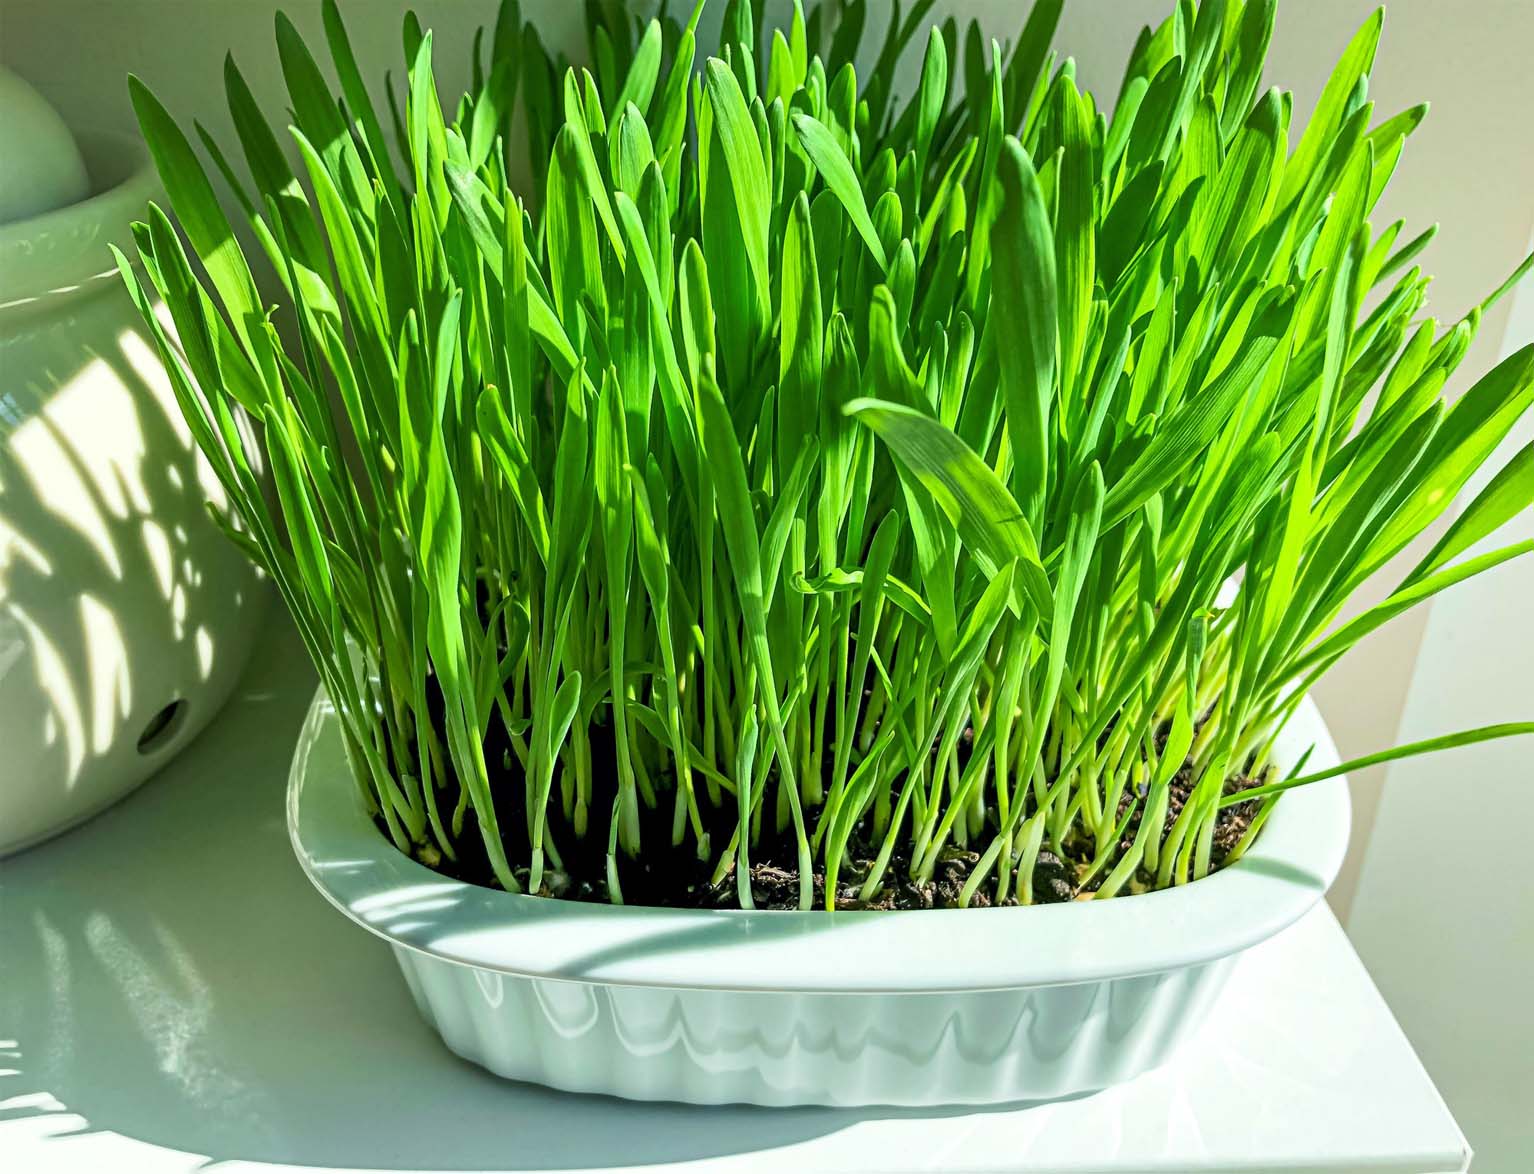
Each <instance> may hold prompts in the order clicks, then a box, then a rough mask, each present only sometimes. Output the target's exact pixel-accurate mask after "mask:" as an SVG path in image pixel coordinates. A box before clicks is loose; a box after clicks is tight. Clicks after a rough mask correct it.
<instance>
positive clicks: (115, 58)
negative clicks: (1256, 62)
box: [0, 0, 1534, 915]
mask: <svg viewBox="0 0 1534 1174" xmlns="http://www.w3.org/2000/svg"><path fill="white" fill-rule="evenodd" d="M1169 6H1170V0H1069V2H1068V3H1067V5H1066V14H1065V17H1064V20H1063V22H1062V27H1061V31H1060V35H1059V37H1058V38H1057V39H1056V44H1057V46H1059V47H1062V48H1063V49H1064V50H1066V51H1068V52H1070V53H1072V54H1073V55H1075V56H1076V58H1077V61H1078V74H1079V76H1080V77H1081V78H1083V79H1084V81H1085V82H1086V84H1088V85H1089V86H1090V87H1091V88H1093V89H1094V90H1095V91H1096V92H1097V93H1098V94H1099V95H1100V97H1101V99H1102V100H1103V101H1104V102H1105V103H1106V102H1108V101H1110V100H1111V95H1112V94H1113V92H1114V91H1115V89H1116V87H1117V84H1118V79H1119V76H1120V74H1121V71H1122V64H1123V60H1124V58H1125V55H1126V54H1127V52H1128V50H1129V47H1130V45H1131V44H1132V43H1133V40H1134V37H1135V34H1136V32H1137V31H1138V29H1139V27H1140V25H1141V24H1143V23H1146V22H1149V21H1153V20H1156V19H1158V18H1159V17H1160V16H1161V15H1162V14H1164V13H1165V12H1166V11H1168V10H1169ZM277 7H284V8H286V10H287V11H288V12H289V13H290V15H292V17H293V18H294V20H295V23H297V24H298V25H299V27H300V29H301V30H302V31H303V32H304V33H305V35H306V36H312V38H313V41H315V42H319V43H322V34H321V31H320V21H319V3H318V0H287V2H286V3H285V4H280V5H279V4H278V3H275V2H274V0H0V63H4V64H5V65H7V66H9V67H10V68H12V69H15V70H16V71H17V72H19V73H21V74H22V75H23V76H25V77H26V78H28V79H29V80H30V81H32V82H33V83H34V84H35V85H37V86H38V88H39V89H41V90H42V91H43V93H44V94H45V95H46V96H47V97H48V98H50V99H51V100H52V101H53V102H54V103H55V104H56V105H57V106H58V107H59V109H60V110H61V111H63V113H64V115H65V117H66V119H68V120H69V121H70V122H71V123H72V124H74V125H77V126H91V127H105V128H118V129H123V130H127V129H131V127H132V116H131V112H130V111H129V109H128V104H127V98H126V90H125V87H124V83H123V79H124V75H125V74H126V73H127V72H128V71H129V70H130V69H131V70H133V71H135V72H137V73H139V74H140V75H141V76H143V77H144V78H145V80H146V81H147V82H148V83H149V84H150V86H151V87H152V88H153V89H154V90H155V91H156V92H157V93H158V94H159V95H160V97H161V98H162V99H163V100H164V101H165V102H166V104H167V105H168V106H169V107H170V108H171V110H172V111H173V112H175V113H176V114H177V115H178V116H182V117H186V116H195V117H197V118H198V119H200V120H202V121H203V122H204V123H205V124H206V125H207V126H208V127H209V129H210V130H212V131H213V133H214V134H215V135H216V136H218V137H219V138H220V139H221V140H223V141H226V142H227V141H230V139H231V136H232V131H231V129H230V127H229V123H228V118H227V115H226V114H225V113H224V106H223V101H222V82H221V68H222V61H223V55H224V51H225V49H228V48H232V49H233V50H234V52H235V55H236V57H237V58H238V60H239V62H240V65H241V68H242V69H243V70H244V72H245V73H246V76H247V77H248V78H249V79H250V81H251V83H252V86H253V88H254V89H255V92H256V95H257V98H258V100H261V101H263V103H265V104H266V105H267V106H268V108H269V109H274V110H278V109H283V108H284V107H285V106H286V104H287V103H286V99H285V95H284V93H283V90H282V84H281V79H280V74H279V72H278V69H277V62H276V51H275V48H274V47H273V40H272V32H271V16H272V12H273V10H274V9H275V8H277ZM405 7H406V5H405V4H404V3H402V2H401V0H342V9H343V12H344V13H345V15H346V17H347V20H348V23H349V25H350V28H351V31H352V36H353V39H354V41H355V42H356V47H357V51H358V55H359V58H360V59H361V60H362V62H363V64H364V68H365V70H367V71H368V72H369V74H370V76H374V75H378V76H381V72H382V69H383V68H385V67H392V68H394V69H395V71H396V74H397V73H398V70H399V61H400V49H399V43H400V42H399V27H400V15H401V13H402V12H403V11H404V8H405ZM580 7H581V6H580V5H579V4H578V3H577V2H575V0H523V10H524V11H525V12H526V13H528V14H529V15H530V16H532V17H533V18H534V19H536V20H537V21H538V22H539V24H540V26H541V27H542V29H543V32H544V37H545V40H546V41H549V42H556V41H559V40H560V39H562V38H563V39H568V38H572V37H573V36H575V35H576V33H577V30H578V29H579V20H580V16H579V14H580ZM645 7H646V8H647V9H648V7H650V5H648V4H647V5H645ZM722 7H723V3H722V0H715V3H714V4H713V16H714V18H715V19H717V16H718V13H719V11H720V10H721V9H722ZM876 7H877V3H876ZM415 8H416V9H417V11H418V12H419V14H420V16H421V19H422V22H423V23H424V24H425V25H427V26H428V27H433V28H435V30H436V34H437V44H438V46H439V49H438V60H439V63H440V64H439V75H440V77H441V79H442V84H443V88H444V91H445V92H449V91H451V92H457V91H458V90H459V89H461V88H462V86H463V84H464V82H465V80H466V78H467V59H468V51H469V45H470V40H471V36H472V29H473V28H474V27H475V25H477V24H479V23H483V22H488V21H490V20H493V17H494V11H495V4H494V2H493V0H472V2H471V0H459V2H452V0H423V2H420V3H417V4H416V5H415ZM1372 8H1373V5H1372V4H1370V3H1365V2H1363V0H1282V2H1281V3H1280V6H1279V20H1278V29H1277V32H1276V34H1275V38H1274V46H1273V53H1272V64H1271V70H1270V74H1271V76H1270V78H1269V80H1270V81H1271V82H1274V83H1278V84H1282V85H1283V86H1284V87H1285V88H1288V89H1292V90H1294V92H1295V99H1296V112H1297V118H1298V117H1299V116H1303V115H1306V114H1308V112H1309V110H1310V109H1311V107H1312V106H1313V105H1314V102H1315V99H1316V97H1317V96H1318V95H1319V93H1320V90H1321V87H1322V85H1323V84H1324V83H1325V80H1326V77H1327V75H1328V74H1329V72H1330V70H1331V66H1332V63H1333V62H1334V61H1335V59H1336V57H1337V55H1338V54H1339V53H1340V52H1341V50H1342V48H1343V46H1344V45H1345V44H1346V43H1347V40H1348V37H1349V36H1350V35H1351V33H1352V30H1353V29H1354V28H1356V27H1357V26H1358V24H1359V23H1361V22H1362V21H1363V19H1364V18H1365V17H1366V16H1367V15H1368V13H1369V11H1370V10H1371V9H1372ZM1023 10H1025V6H1024V5H1022V4H1020V3H1018V2H1017V0H940V3H939V5H938V15H943V14H946V13H947V12H950V11H952V12H957V13H958V14H959V15H960V16H961V17H964V16H969V15H973V16H975V17H977V18H978V19H979V20H980V21H981V22H982V24H983V26H984V27H985V31H986V32H987V33H988V34H989V35H994V36H997V37H1005V36H1007V35H1008V34H1009V33H1010V32H1011V31H1012V30H1013V28H1014V26H1015V25H1016V24H1017V23H1018V21H1019V17H1018V16H1017V15H1016V14H1017V13H1018V12H1020V11H1023ZM1530 45H1534V3H1531V2H1530V0H1475V2H1473V3H1471V2H1465V0H1461V2H1458V3H1454V2H1448V0H1394V2H1393V3H1392V4H1391V5H1390V11H1389V14H1388V18H1387V20H1386V25H1385V36H1384V43H1383V45H1382V48H1381V51H1380V57H1379V61H1378V63H1377V65H1376V68H1375V71H1374V75H1373V79H1372V87H1371V96H1372V97H1373V98H1374V99H1375V100H1376V102H1377V103H1378V107H1379V109H1380V111H1381V112H1382V113H1385V114H1388V113H1394V112H1395V111H1397V110H1400V109H1402V108H1404V107H1406V106H1409V105H1412V104H1414V103H1415V102H1418V101H1421V100H1423V99H1427V100H1430V101H1431V102H1432V105H1433V109H1432V113H1431V115H1430V116H1429V118H1428V120H1427V122H1426V123H1425V124H1424V125H1423V126H1422V128H1421V129H1420V130H1419V131H1418V132H1417V134H1416V135H1415V136H1414V137H1413V139H1412V140H1411V143H1410V144H1409V146H1408V150H1407V152H1406V155H1405V157H1404V158H1403V160H1402V163H1401V166H1400V168H1399V170H1398V172H1397V175H1396V180H1395V183H1394V184H1393V186H1392V187H1391V189H1390V191H1389V192H1388V193H1387V194H1386V196H1385V198H1384V200H1383V201H1382V207H1381V208H1380V210H1379V215H1378V217H1377V220H1378V222H1379V223H1383V222H1385V221H1386V220H1388V219H1392V218H1394V217H1398V216H1399V217H1404V218H1405V219H1406V220H1407V222H1408V226H1409V227H1425V226H1426V225H1427V224H1429V223H1432V222H1433V221H1434V220H1437V221H1438V222H1440V223H1441V225H1442V230H1441V232H1440V234H1439V237H1438V239H1437V241H1436V242H1435V243H1434V245H1433V246H1432V248H1431V250H1430V251H1429V253H1428V254H1427V257H1426V260H1425V264H1426V266H1427V268H1428V269H1429V270H1430V271H1433V272H1436V273H1437V275H1438V279H1437V281H1436V283H1435V285H1434V287H1433V294H1432V303H1431V309H1432V311H1433V312H1434V313H1436V314H1437V315H1438V316H1439V317H1440V319H1443V320H1452V319H1454V318H1456V317H1458V316H1459V315H1461V314H1463V313H1464V312H1465V311H1466V310H1467V309H1468V308H1469V307H1470V306H1472V305H1473V304H1475V303H1476V302H1477V301H1478V300H1479V299H1480V298H1481V296H1482V295H1484V293H1485V292H1487V291H1488V290H1489V289H1491V288H1493V287H1494V286H1496V285H1497V284H1498V283H1499V282H1500V281H1501V280H1502V278H1503V277H1504V276H1505V274H1506V273H1507V271H1509V270H1510V269H1511V268H1512V266H1513V265H1514V264H1515V262H1516V260H1517V258H1518V256H1519V255H1521V251H1522V250H1523V248H1524V247H1525V245H1526V242H1527V241H1528V240H1529V237H1530V232H1531V228H1534V127H1531V123H1530V121H1529V112H1530V111H1531V110H1534V70H1531V69H1530V68H1529V63H1528V47H1529V46H1530ZM1505 328H1506V309H1505V307H1502V308H1499V309H1498V311H1497V312H1496V313H1494V314H1493V315H1491V316H1490V318H1489V319H1488V321H1487V322H1486V323H1485V324H1484V325H1483V327H1482V331H1481V337H1480V340H1479V342H1478V343H1477V345H1476V348H1475V349H1474V350H1473V351H1472V353H1471V355H1470V357H1469V359H1468V360H1467V362H1466V363H1465V366H1464V368H1463V370H1464V371H1466V372H1470V373H1474V372H1479V371H1482V370H1484V369H1485V368H1486V367H1487V366H1488V365H1489V364H1490V363H1491V361H1492V360H1493V359H1494V357H1495V355H1496V353H1497V351H1498V349H1499V344H1500V343H1501V342H1502V339H1503V335H1504V333H1505ZM1464 386H1465V383H1464V381H1463V380H1461V382H1460V388H1461V389H1462V388H1463V387H1464ZM1386 589H1388V584H1387V583H1381V584H1380V590H1381V591H1382V592H1383V591H1384V590H1386ZM1424 619H1425V617H1424V616H1423V615H1421V614H1418V615H1416V616H1407V617H1404V618H1402V619H1400V620H1398V621H1396V622H1395V623H1394V624H1393V625H1391V626H1389V627H1387V628H1385V629H1383V630H1382V631H1380V632H1379V633H1377V634H1376V635H1375V636H1374V637H1372V638H1371V639H1370V640H1368V641H1367V642H1366V643H1365V644H1364V645H1363V646H1361V647H1360V648H1359V649H1357V650H1356V651H1355V652H1354V654H1353V655H1352V657H1351V658H1350V659H1349V660H1347V661H1345V662H1344V663H1343V664H1342V665H1340V666H1339V667H1338V668H1337V670H1336V671H1335V672H1334V673H1333V675H1332V676H1331V677H1330V679H1328V680H1327V681H1326V682H1324V683H1323V685H1322V686H1321V687H1320V690H1319V694H1320V700H1321V704H1322V708H1323V709H1324V710H1325V712H1326V715H1327V718H1328V720H1329V721H1330V722H1331V724H1332V728H1333V730H1334V732H1335V734H1336V737H1337V741H1338V743H1339V744H1340V746H1341V748H1342V750H1343V753H1344V754H1345V755H1353V754H1362V753H1366V752H1368V751H1370V750H1374V749H1378V748H1380V747H1382V746H1384V745H1386V744H1387V743H1389V742H1390V741H1391V740H1392V739H1394V738H1395V736H1396V733H1397V727H1398V725H1399V722H1400V716H1401V711H1402V706H1403V702H1404V700H1405V696H1406V687H1407V683H1408V680H1409V679H1410V675H1411V670H1412V665H1413V663H1414V661H1415V659H1416V654H1417V649H1418V645H1419V643H1420V640H1421V634H1422V627H1423V622H1424ZM1378 789H1379V778H1378V775H1377V773H1376V772H1363V773H1361V774H1360V775H1359V776H1358V777H1357V778H1356V779H1355V780H1354V791H1355V794H1356V797H1357V808H1358V817H1357V833H1356V835H1355V839H1354V852H1353V858H1352V859H1351V860H1350V862H1349V865H1348V867H1347V870H1346V871H1345V872H1344V875H1343V877H1342V878H1341V880H1340V881H1339V883H1338V885H1337V887H1336V889H1335V890H1334V892H1333V897H1332V900H1333V904H1334V905H1336V906H1337V907H1338V908H1339V910H1340V911H1341V912H1342V913H1343V914H1344V915H1345V914H1346V912H1347V910H1348V908H1349V907H1350V904H1351V901H1352V896H1353V892H1354V889H1355V886H1356V883H1357V869H1358V861H1359V860H1360V859H1361V857H1362V849H1363V845H1364V844H1365V842H1366V840H1367V832H1368V829H1369V827H1370V825H1371V823H1372V818H1373V813H1374V809H1375V805H1376V803H1377V798H1378V793H1379V790H1378Z"/></svg>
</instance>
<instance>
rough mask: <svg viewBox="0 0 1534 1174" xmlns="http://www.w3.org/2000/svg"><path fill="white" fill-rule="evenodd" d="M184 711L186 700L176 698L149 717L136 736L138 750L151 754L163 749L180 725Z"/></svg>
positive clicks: (141, 752)
mask: <svg viewBox="0 0 1534 1174" xmlns="http://www.w3.org/2000/svg"><path fill="white" fill-rule="evenodd" d="M185 712H186V702H185V701H181V700H179V699H178V700H176V701H172V702H171V703H170V704H169V705H167V706H166V707H165V708H164V709H162V710H160V712H159V713H157V714H155V715H154V716H153V717H152V718H150V719H149V722H148V724H147V725H145V726H144V732H143V733H142V734H140V735H139V736H138V752H139V753H140V754H153V753H154V752H155V751H157V750H161V749H163V748H164V747H165V745H166V744H167V743H168V742H169V741H170V740H171V739H172V738H173V737H175V734H176V731H177V730H178V729H179V728H180V727H181V716H182V714H183V713H185Z"/></svg>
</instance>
